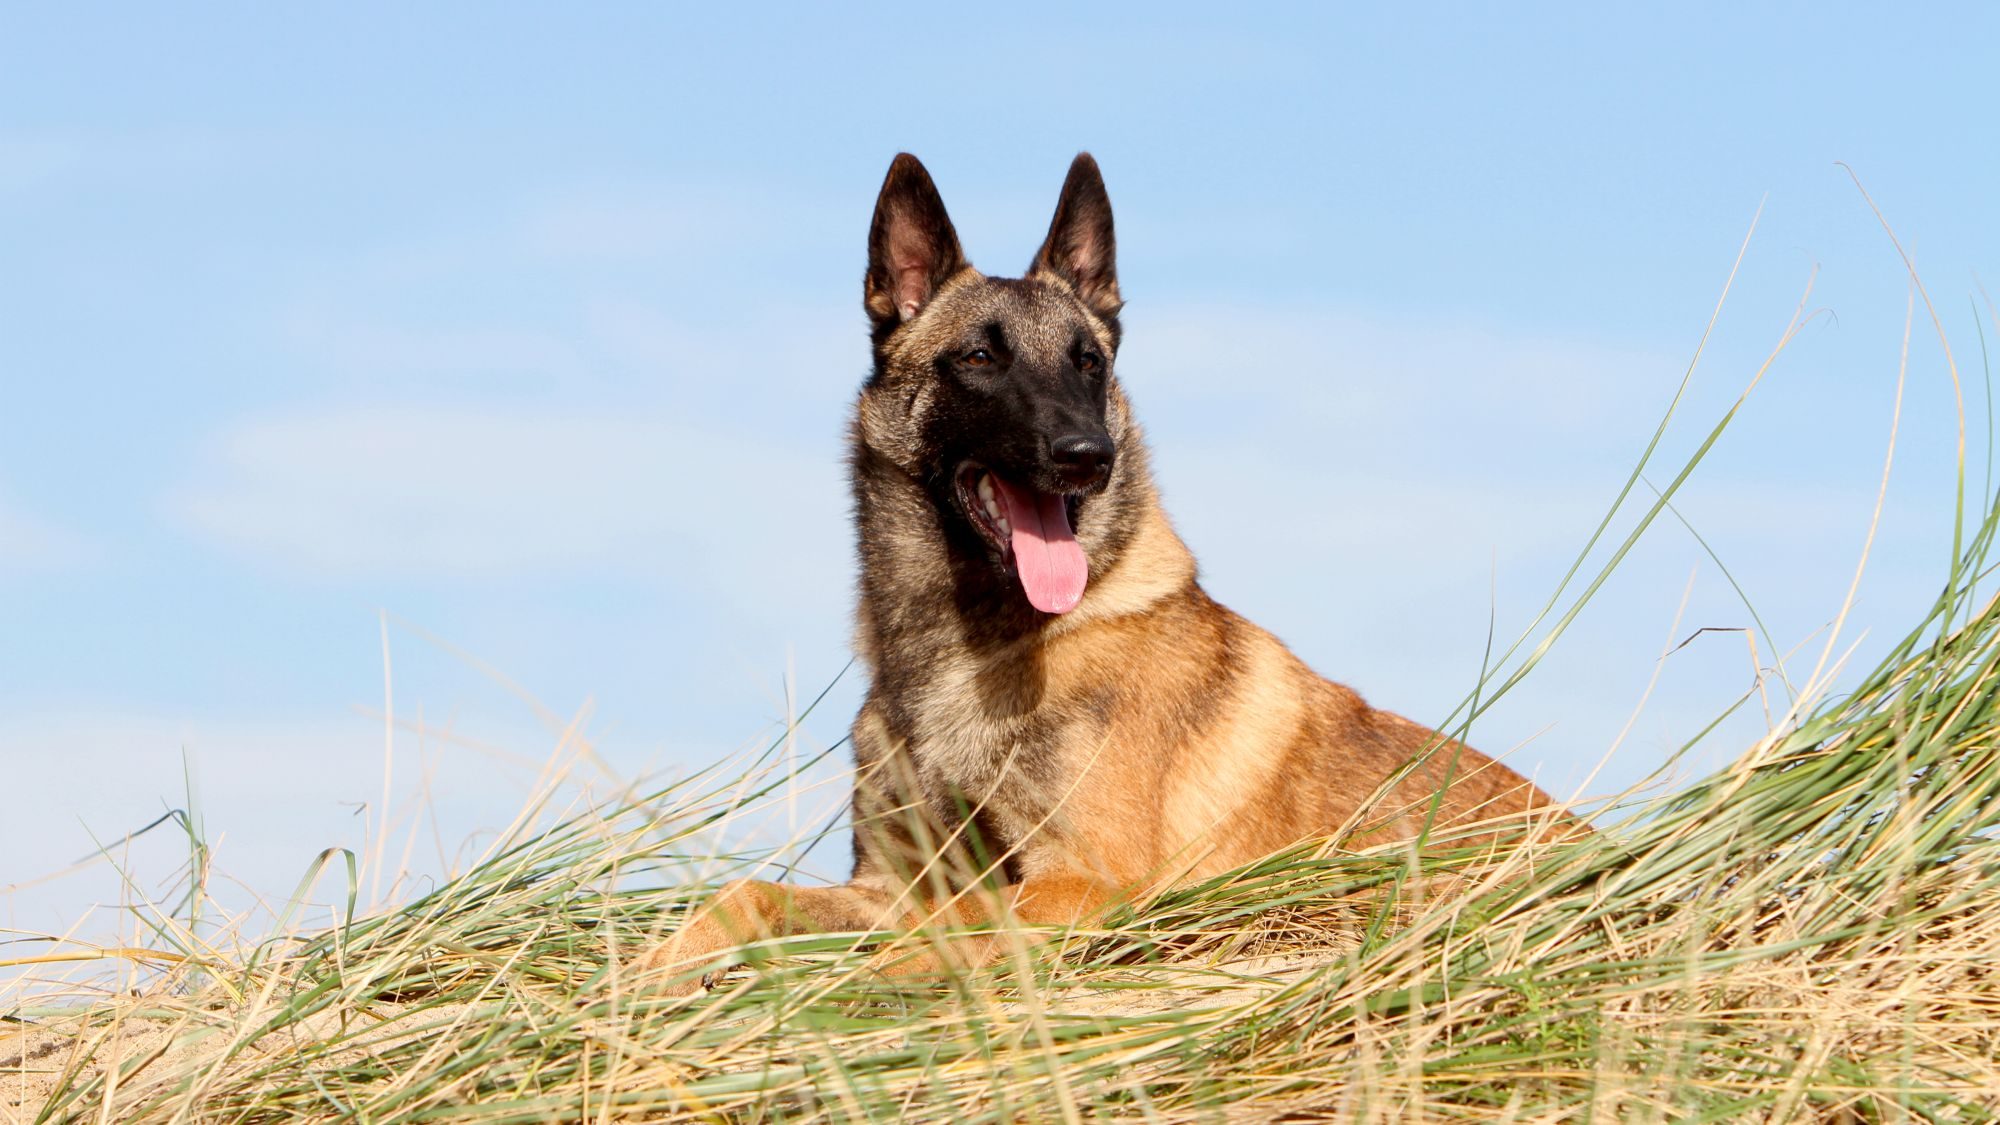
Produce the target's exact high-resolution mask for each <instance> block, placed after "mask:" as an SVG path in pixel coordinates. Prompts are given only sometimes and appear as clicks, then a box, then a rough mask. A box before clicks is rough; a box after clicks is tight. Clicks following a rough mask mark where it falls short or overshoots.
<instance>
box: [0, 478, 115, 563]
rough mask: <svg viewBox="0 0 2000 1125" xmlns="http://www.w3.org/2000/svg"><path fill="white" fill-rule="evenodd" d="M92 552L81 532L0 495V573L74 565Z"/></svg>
mask: <svg viewBox="0 0 2000 1125" xmlns="http://www.w3.org/2000/svg"><path fill="white" fill-rule="evenodd" d="M93 554H94V552H93V551H92V550H91V549H90V547H89V544H88V543H87V542H86V541H85V540H84V538H83V537H82V536H81V535H78V534H77V533H76V532H74V531H71V530H69V529H67V528H63V527H59V526H57V525H56V524H55V523H53V522H51V521H50V520H47V519H45V518H43V517H41V516H39V515H37V514H35V513H33V512H30V511H28V510H27V509H25V508H23V507H21V506H20V505H18V504H16V503H14V502H13V501H10V500H9V499H8V498H7V497H6V496H4V495H0V572H6V571H12V572H16V573H19V572H23V571H40V570H53V569H59V568H62V567H69V566H76V565H79V564H82V563H86V562H88V561H89V560H90V559H91V557H92V555H93Z"/></svg>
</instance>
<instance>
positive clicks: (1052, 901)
mask: <svg viewBox="0 0 2000 1125" xmlns="http://www.w3.org/2000/svg"><path fill="white" fill-rule="evenodd" d="M1002 894H1003V895H1004V899H1003V901H1002V902H1000V903H998V904H996V903H995V901H994V899H993V897H992V896H991V895H985V894H982V893H981V892H978V891H974V892H970V893H968V894H967V895H966V896H964V897H963V898H961V899H959V901H958V903H957V904H956V906H955V908H953V909H952V910H950V911H947V912H941V916H939V917H938V918H936V919H935V921H939V922H954V923H957V924H959V925H964V926H985V927H989V928H992V927H994V926H995V925H996V924H1001V923H1007V922H1011V923H1013V924H1015V925H1020V926H1076V925H1081V924H1083V923H1085V922H1090V921H1093V920H1095V919H1097V918H1101V917H1102V916H1103V915H1105V914H1106V913H1108V912H1109V911H1110V909H1111V908H1112V907H1113V906H1116V905H1117V904H1118V903H1119V902H1120V901H1122V899H1123V896H1122V895H1121V894H1120V893H1119V892H1118V891H1117V890H1116V889H1114V888H1112V887H1109V886H1107V885H1105V884H1104V883H1102V882H1100V881H1098V880H1096V879H1092V878H1090V877H1089V876H1086V875H1076V874H1069V873H1061V874H1050V875H1044V876H1039V877H1031V878H1028V879H1025V880H1023V881H1021V882H1019V883H1015V884H1013V885H1012V886H1010V887H1008V888H1006V890H1005V891H1004V892H1002ZM996 905H998V906H999V909H997V910H996V909H994V907H995V906H996ZM1051 936H1052V935H1050V934H1022V933H1018V932H1017V933H1006V932H994V933H983V934H961V933H950V932H943V933H940V932H935V931H933V932H931V933H925V934H913V935H911V936H910V937H907V938H903V939H900V940H898V941H897V942H896V943H895V944H893V945H890V946H889V947H888V948H886V949H884V950H882V951H881V952H880V953H877V954H876V955H875V957H874V958H873V959H872V960H871V961H870V962H869V966H870V967H871V968H873V969H874V970H875V971H877V972H879V973H881V974H882V975H884V976H892V977H904V976H937V975H939V974H941V973H943V972H945V971H947V970H964V969H970V968H976V967H978V966H980V965H987V964H991V963H992V962H994V961H997V960H999V959H1000V957H1001V956H1002V955H1003V954H1004V953H1005V952H1006V949H1007V943H1008V942H1009V940H1010V939H1020V940H1024V941H1026V942H1028V943H1030V944H1040V943H1042V942H1044V941H1047V940H1048V939H1049V938H1050V937H1051Z"/></svg>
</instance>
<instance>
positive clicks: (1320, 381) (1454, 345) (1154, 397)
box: [1119, 301, 1685, 471]
mask: <svg viewBox="0 0 2000 1125" xmlns="http://www.w3.org/2000/svg"><path fill="white" fill-rule="evenodd" d="M1126 320H1127V324H1126V343H1125V345H1124V347H1123V349H1122V350H1121V352H1120V354H1119V369H1120V372H1121V378H1123V379H1124V381H1125V382H1126V384H1127V386H1129V387H1130V388H1132V390H1133V392H1134V394H1135V395H1137V396H1138V397H1139V400H1140V402H1141V404H1142V413H1146V412H1147V411H1149V410H1151V409H1153V408H1154V406H1155V404H1157V405H1158V406H1160V407H1164V408H1166V409H1168V410H1178V409H1193V410H1198V411H1200V412H1202V413H1203V414H1204V415H1207V416H1214V415H1216V414H1218V413H1221V414H1223V415H1224V416H1226V417H1233V418H1235V419H1236V420H1237V423H1238V425H1243V424H1248V425H1250V426H1254V427H1255V428H1256V430H1257V432H1258V434H1259V436H1260V438H1262V439H1263V440H1265V441H1266V442H1267V443H1268V442H1269V440H1270V439H1271V438H1272V434H1271V432H1270V427H1271V426H1272V425H1277V426H1279V427H1281V428H1283V429H1290V430H1303V431H1306V432H1309V433H1310V434H1312V435H1314V437H1315V440H1316V441H1317V442H1318V443H1319V444H1320V445H1321V446H1324V447H1325V450H1324V451H1325V452H1327V453H1333V454H1338V453H1339V452H1340V448H1341V446H1342V445H1344V444H1349V443H1359V444H1361V445H1363V446H1364V447H1366V448H1368V449H1370V450H1393V449H1395V448H1397V447H1399V446H1415V447H1418V448H1421V447H1423V446H1424V444H1425V443H1427V442H1430V441H1435V440H1439V439H1445V440H1449V441H1451V442H1453V443H1454V444H1455V445H1457V446H1464V445H1465V443H1468V442H1488V441H1490V442H1491V443H1492V444H1493V445H1495V446H1496V447H1506V446H1509V445H1518V444H1519V443H1520V442H1522V441H1523V440H1524V439H1533V438H1545V437H1551V436H1555V435H1558V434H1560V435H1563V436H1565V437H1575V436H1584V437H1588V436H1589V435H1590V434H1591V433H1593V432H1594V431H1596V430H1598V429H1600V428H1601V427H1602V426H1603V425H1604V424H1605V423H1606V422H1607V420H1616V421H1618V422H1621V423H1623V426H1622V427H1621V429H1620V433H1621V434H1622V433H1623V432H1624V431H1625V430H1626V429H1629V428H1630V424H1631V423H1632V422H1633V421H1635V420H1636V421H1638V422H1640V423H1642V424H1650V423H1651V422H1652V421H1654V420H1655V418H1656V411H1655V408H1653V407H1652V406H1651V405H1650V404H1652V403H1655V402H1657V403H1658V404H1659V406H1660V407H1664V405H1665V403H1666V397H1667V395H1668V394H1669V393H1670V392H1671V390H1672V388H1673V385H1674V381H1675V380H1676V379H1677V378H1678V377H1679V375H1680V373H1681V370H1682V368H1683V366H1684V363H1685V361H1684V360H1679V359H1675V358H1673V357H1669V356H1664V355H1659V354H1656V353H1650V352H1645V351H1641V350H1637V349H1630V348H1619V347H1613V346H1609V345H1604V344H1597V343H1591V342H1587V341H1579V340H1564V339H1554V338H1536V337H1524V336H1521V335H1518V334H1508V333H1504V332H1500V331H1496V330H1493V329H1489V328H1484V327H1480V326H1476V325H1468V324H1437V323H1417V322H1411V321H1399V320H1395V319H1391V318H1388V317H1385V316H1377V315H1364V314H1360V313H1356V312H1351V311H1347V310H1343V309H1340V308H1337V307H1332V306H1328V305H1317V304H1293V305H1280V306H1254V307H1253V306H1243V305H1233V304H1229V303H1225V302H1211V303H1205V304H1200V305H1170V306H1167V307H1164V308H1159V309H1152V308H1149V307H1148V306H1146V305H1145V304H1144V302H1143V301H1140V302H1135V303H1134V306H1133V308H1132V309H1131V310H1130V312H1129V313H1128V315H1127V318H1126ZM1635 402H1637V403H1645V404H1649V405H1647V406H1646V407H1645V408H1643V409H1638V408H1635V406H1634V403H1635ZM1619 444H1620V446H1621V448H1627V446H1625V443H1624V442H1623V440H1622V438H1621V440H1620V443H1619ZM1462 460H1463V458H1462V457H1459V458H1454V459H1453V461H1454V462H1460V461H1462ZM1419 467H1420V466H1419ZM1450 467H1451V468H1454V469H1456V468H1459V467H1460V465H1459V464H1457V463H1451V464H1450ZM1404 468H1405V467H1404V466H1398V471H1402V470H1403V469H1404Z"/></svg>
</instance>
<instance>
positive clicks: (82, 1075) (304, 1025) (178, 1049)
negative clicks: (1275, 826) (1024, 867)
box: [0, 950, 1329, 1125]
mask: <svg viewBox="0 0 2000 1125" xmlns="http://www.w3.org/2000/svg"><path fill="white" fill-rule="evenodd" d="M1328 959H1329V958H1328V953H1327V951H1325V950H1321V951H1318V952H1316V953H1288V954H1281V955H1272V956H1263V957H1253V958H1247V959H1244V960H1240V961H1236V962H1233V963H1230V964H1228V965H1226V966H1211V967H1209V968H1207V969H1205V970H1204V969H1196V968H1194V967H1191V966H1178V967H1177V966H1174V965H1171V964H1167V965H1159V966H1153V967H1148V968H1145V969H1140V970H1137V971H1136V972H1135V974H1134V975H1135V976H1143V977H1145V978H1147V984H1148V987H1144V988H1132V989H1123V988H1120V989H1098V988H1083V987H1069V988H1060V987H1059V988H1054V989H1051V990H1049V991H1048V992H1045V993H1043V994H1042V995H1041V996H1040V997H1039V998H1038V1000H1037V1004H1038V1006H1039V1007H1040V1008H1042V1009H1043V1010H1044V1011H1048V1012H1062V1013H1065V1014H1070V1015H1082V1016H1102V1017H1116V1016H1131V1015H1143V1014H1147V1013H1151V1012H1160V1011H1167V1010H1172V1009H1184V1008H1187V1007H1192V1006H1200V1005H1202V1004H1204V1003H1207V1004H1213V1003H1214V1002H1215V1000H1216V993H1217V990H1218V988H1220V987H1222V982H1221V981H1219V980H1218V979H1217V977H1216V976H1215V975H1214V971H1215V969H1216V968H1222V969H1225V970H1226V971H1227V972H1229V973H1231V974H1236V975H1237V976H1238V978H1239V979H1238V980H1235V981H1231V982H1229V984H1228V985H1227V991H1228V992H1229V993H1230V996H1229V1001H1230V1002H1231V1003H1241V1002H1243V1001H1246V1000H1249V999H1251V998H1252V994H1264V993H1268V992H1270V991H1275V990H1277V989H1279V988H1282V987H1284V986H1285V985H1287V984H1289V983H1292V982H1293V981H1296V980H1297V979H1298V978H1299V977H1300V976H1302V975H1304V974H1306V973H1309V972H1311V971H1312V970H1314V969H1316V968H1318V967H1320V966H1322V965H1324V964H1325V963H1326V962H1327V960H1328ZM739 971H743V970H739ZM1019 1002H1020V1001H1011V1002H1006V1003H1019ZM175 1004H176V1006H177V1007H178V1008H180V1010H181V1013H182V1014H180V1015H179V1016H177V1017H174V1016H170V1015H169V1014H168V1013H166V1012H159V1013H158V1015H157V1018H149V1017H144V1016H128V1017H125V1018H123V1019H121V1020H118V1021H117V1022H114V1023H109V1024H106V1023H101V1022H100V1023H97V1024H95V1025H90V1024H87V1023H86V1022H85V1021H83V1020H81V1019H51V1020H41V1021H37V1022H35V1023H32V1024H30V1023H22V1022H18V1021H12V1020H9V1021H4V1022H0V1125H29V1123H31V1122H34V1121H35V1120H36V1118H37V1117H38V1116H39V1115H40V1113H41V1112H42V1110H43V1108H44V1107H45V1106H46V1105H47V1103H48V1101H49V1098H50V1096H51V1095H52V1094H53V1093H54V1092H55V1091H56V1090H57V1089H58V1088H59V1087H61V1086H62V1085H63V1084H64V1081H65V1076H69V1075H72V1074H74V1078H72V1079H71V1082H72V1083H73V1084H75V1083H81V1082H84V1081H89V1080H91V1079H95V1078H98V1077H100V1076H102V1075H104V1074H105V1073H106V1072H107V1071H109V1070H111V1069H114V1068H116V1069H122V1070H124V1071H126V1072H128V1073H129V1072H130V1071H131V1070H132V1069H133V1068H134V1067H141V1069H139V1070H138V1072H137V1073H136V1074H132V1075H131V1076H130V1077H128V1078H126V1079H125V1080H124V1082H123V1084H122V1085H121V1086H120V1087H118V1088H116V1089H114V1091H113V1096H112V1101H113V1104H114V1106H115V1105H116V1104H117V1103H119V1102H125V1103H127V1104H131V1103H133V1102H136V1101H140V1100H145V1099H147V1098H148V1097H149V1096H157V1094H158V1093H159V1092H160V1090H161V1088H162V1087H165V1086H170V1085H173V1084H175V1083H177V1082H179V1081H181V1080H183V1079H184V1078H185V1077H186V1076H187V1075H188V1074H189V1073H190V1072H191V1071H198V1070H199V1069H201V1067H202V1064H204V1063H206V1062H209V1061H211V1060H213V1059H214V1058H216V1056H218V1055H219V1054H221V1053H223V1052H225V1051H228V1050H230V1049H231V1048H232V1047H234V1046H236V1041H237V1035H236V1034H235V1033H234V1029H233V1028H232V1027H230V1026H228V1025H227V1022H226V1021H227V1020H228V1019H229V1017H228V1015H227V1014H226V1013H224V1012H222V1011H219V1010H207V1011H204V1010H201V1009H200V1008H198V1007H189V1006H186V1005H187V1001H186V1000H185V999H180V1000H177V1001H176V1002H175ZM401 1014H402V1013H401V1012H400V1011H398V1010H396V1009H393V1008H390V1007H388V1006H382V1007H379V1008H378V1009H377V1010H376V1013H375V1019H376V1020H378V1021H379V1022H378V1023H377V1025H376V1026H378V1027H379V1028H380V1029H381V1032H382V1033H381V1034H380V1035H363V1036H361V1037H359V1039H358V1040H357V1039H354V1038H348V1039H347V1040H346V1042H345V1043H344V1044H343V1047H342V1050H341V1055H343V1056H351V1055H353V1054H359V1053H362V1052H365V1051H367V1050H368V1049H369V1047H370V1046H375V1045H383V1044H387V1043H389V1042H393V1041H396V1040H399V1039H402V1038H404V1037H405V1036H408V1035H411V1034H424V1035H432V1034H440V1033H442V1031H444V1030H448V1027H445V1028H441V1027H440V1025H441V1024H442V1025H449V1024H451V1023H453V1022H454V1021H455V1020H456V1019H458V1018H465V1019H468V1020H469V1019H471V1018H472V1017H473V1016H474V1013H473V1012H472V1011H471V1009H469V1008H465V1009H461V1008H453V1007H431V1008H429V1009H427V1010H425V1011H424V1012H423V1013H422V1014H421V1018H419V1019H413V1020H402V1021H398V1020H397V1019H396V1017H397V1016H398V1015H401ZM353 1018H354V1017H353V1016H352V1015H351V1014H350V1017H349V1019H350V1021H351V1020H352V1019H353ZM354 1030H355V1029H354V1027H353V1026H352V1023H351V1022H350V1023H349V1024H348V1025H347V1026H345V1027H343V1025H342V1023H341V1020H340V1016H339V1014H338V1013H332V1012H329V1013H323V1014H321V1015H319V1016H315V1017H312V1018H310V1019H307V1020H305V1021H301V1022H297V1023H293V1024H291V1025H288V1026H287V1027H285V1028H284V1029H282V1030H280V1031H278V1032H275V1033H273V1034H272V1035H269V1036H267V1037H266V1038H265V1039H264V1040H263V1041H260V1042H257V1043H253V1044H250V1045H248V1046H246V1047H242V1048H241V1049H240V1052H239V1054H238V1055H237V1057H236V1058H235V1059H234V1060H232V1063H231V1069H234V1068H235V1067H237V1066H240V1065H254V1063H255V1062H256V1061H259V1060H268V1059H271V1058H275V1057H278V1056H279V1055H282V1054H284V1053H288V1052H292V1051H296V1050H298V1049H300V1048H301V1047H302V1046H306V1045H308V1044H310V1043H312V1042H314V1041H315V1040H316V1039H325V1038H334V1037H343V1036H351V1035H352V1034H353V1032H354ZM91 1106H92V1108H91V1110H90V1111H89V1117H90V1118H96V1117H97V1111H96V1108H95V1107H96V1099H92V1102H91ZM109 1120H112V1121H116V1120H117V1117H116V1115H115V1112H114V1115H113V1116H112V1117H111V1118H109Z"/></svg>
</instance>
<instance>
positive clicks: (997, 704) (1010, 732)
mask: <svg viewBox="0 0 2000 1125" xmlns="http://www.w3.org/2000/svg"><path fill="white" fill-rule="evenodd" d="M1024 679H1025V677H1024V676H1023V674H1022V672H1021V670H1020V669H1019V668H1017V667H1010V666H996V664H995V662H994V661H992V660H990V659H988V660H981V659H978V658H976V657H973V656H971V655H969V654H966V653H964V652H962V651H960V652H955V653H951V654H947V655H945V656H944V657H943V658H941V659H939V660H937V661H936V662H935V663H933V664H932V665H931V668H930V673H929V674H928V675H926V676H924V677H923V678H921V679H920V680H917V681H915V682H912V683H910V684H908V685H907V687H906V689H905V692H904V695H905V698H904V699H903V700H901V701H900V702H901V703H902V704H903V706H902V707H901V708H900V710H901V711H902V712H903V714H904V715H906V716H907V717H908V719H909V721H910V723H911V727H912V729H911V730H910V732H909V748H910V752H911V755H912V757H913V758H914V759H915V761H916V764H917V769H918V772H919V774H920V775H921V776H923V777H924V779H925V782H926V786H927V787H928V788H930V789H932V790H933V792H934V793H937V794H940V795H943V794H949V793H951V792H952V791H956V793H957V794H958V795H960V796H961V797H963V798H964V799H966V800H970V801H972V802H974V803H976V804H983V805H985V806H986V807H989V808H994V809H1004V810H1010V811H1011V810H1018V811H1020V812H1021V813H1022V814H1024V815H1025V814H1029V813H1032V812H1034V811H1035V810H1040V809H1046V808H1047V807H1049V806H1050V804H1051V803H1052V802H1053V800H1054V799H1055V798H1056V797H1058V796H1059V795H1060V793H1061V791H1062V788H1063V787H1064V785H1065V784H1066V782H1067V778H1066V777H1065V776H1064V774H1065V771H1064V769H1063V768H1062V761H1063V755H1062V753H1061V743H1062V742H1063V741H1064V738H1065V735H1066V734H1067V733H1069V732H1068V731H1066V730H1065V725H1064V724H1063V723H1062V722H1061V721H1059V720H1058V719H1057V717H1056V710H1057V709H1056V708H1055V707H1053V706H1052V705H1051V704H1050V701H1049V700H1048V699H1047V698H1046V693H1045V689H1044V685H1041V684H1039V683H1032V682H1028V683H1024V682H1022V681H1023V680H1024Z"/></svg>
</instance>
